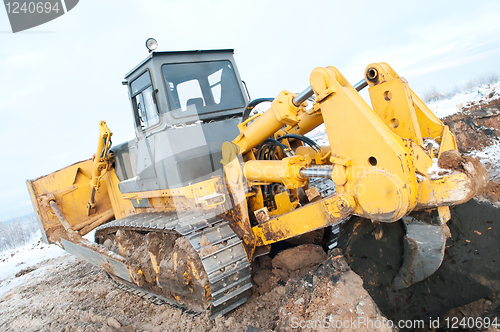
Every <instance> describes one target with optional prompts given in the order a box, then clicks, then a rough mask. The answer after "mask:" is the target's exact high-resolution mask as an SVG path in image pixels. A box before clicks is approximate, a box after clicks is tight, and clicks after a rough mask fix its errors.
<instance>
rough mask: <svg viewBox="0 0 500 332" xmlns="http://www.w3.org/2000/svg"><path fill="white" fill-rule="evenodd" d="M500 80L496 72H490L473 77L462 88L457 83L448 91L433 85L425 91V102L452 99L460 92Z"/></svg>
mask: <svg viewBox="0 0 500 332" xmlns="http://www.w3.org/2000/svg"><path fill="white" fill-rule="evenodd" d="M499 80H500V77H499V76H498V75H497V74H495V73H490V74H488V75H484V76H478V77H476V78H475V79H472V80H470V81H469V82H467V83H466V84H465V85H464V86H463V87H462V88H459V87H458V86H456V85H455V87H454V88H453V89H452V91H450V92H448V93H444V92H439V91H438V90H437V89H436V87H434V86H433V87H431V88H430V89H429V90H427V91H426V92H425V93H424V96H423V100H424V102H426V103H429V102H433V101H438V100H443V99H451V98H453V97H454V96H455V95H457V94H459V93H462V92H470V91H472V90H474V89H477V88H479V87H481V86H485V85H491V84H495V83H497V82H498V81H499Z"/></svg>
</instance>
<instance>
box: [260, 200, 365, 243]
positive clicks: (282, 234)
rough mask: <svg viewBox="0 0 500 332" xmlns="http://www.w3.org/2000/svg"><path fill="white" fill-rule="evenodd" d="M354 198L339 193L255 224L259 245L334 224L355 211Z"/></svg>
mask: <svg viewBox="0 0 500 332" xmlns="http://www.w3.org/2000/svg"><path fill="white" fill-rule="evenodd" d="M354 204H355V203H354V198H353V197H352V196H350V195H337V196H334V197H330V198H325V199H323V200H320V201H317V202H315V203H311V204H308V205H306V206H304V207H301V208H299V209H296V210H293V211H292V212H290V213H287V214H284V215H281V216H279V217H276V218H274V219H271V220H269V221H267V222H265V223H263V224H260V225H257V226H254V227H253V228H252V231H253V233H254V235H255V238H256V240H257V245H258V246H262V245H268V244H271V243H275V242H279V241H282V240H286V239H289V238H292V237H294V236H298V235H301V234H304V233H308V232H310V231H313V230H316V229H319V228H324V227H327V226H330V225H333V224H335V223H337V222H339V221H341V220H343V219H345V218H347V217H348V216H350V215H351V214H352V212H353V208H354Z"/></svg>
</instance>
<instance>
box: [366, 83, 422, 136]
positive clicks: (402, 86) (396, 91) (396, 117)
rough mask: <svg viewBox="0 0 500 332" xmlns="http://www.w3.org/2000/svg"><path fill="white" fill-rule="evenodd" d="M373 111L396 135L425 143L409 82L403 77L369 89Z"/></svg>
mask: <svg viewBox="0 0 500 332" xmlns="http://www.w3.org/2000/svg"><path fill="white" fill-rule="evenodd" d="M368 92H369V93H370V98H371V101H372V106H373V111H374V112H375V113H377V115H378V116H379V117H380V119H382V121H383V122H384V123H385V125H386V126H387V127H388V128H389V129H390V130H391V131H392V132H393V133H394V134H396V135H398V136H400V137H403V138H407V139H411V140H413V141H414V142H415V143H417V144H423V140H422V134H421V132H420V126H419V124H418V120H417V115H416V113H415V108H414V107H413V100H412V97H411V91H410V88H409V87H408V83H407V82H406V81H405V80H404V79H401V78H397V79H394V80H391V81H387V82H384V83H381V84H378V85H376V86H373V87H371V88H369V89H368Z"/></svg>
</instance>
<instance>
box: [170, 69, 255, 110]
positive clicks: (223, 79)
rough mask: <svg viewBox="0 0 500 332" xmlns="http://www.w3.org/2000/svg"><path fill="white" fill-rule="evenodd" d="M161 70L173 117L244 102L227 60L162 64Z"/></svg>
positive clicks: (224, 107)
mask: <svg viewBox="0 0 500 332" xmlns="http://www.w3.org/2000/svg"><path fill="white" fill-rule="evenodd" d="M162 73H163V79H164V81H165V86H166V87H167V95H168V102H169V105H170V110H171V111H172V113H173V115H174V116H175V117H185V116H193V115H202V114H209V113H216V112H220V111H226V110H231V109H237V108H241V107H244V106H245V102H244V99H243V95H242V92H241V89H240V86H239V84H238V81H237V79H236V75H235V73H234V70H233V67H232V65H231V62H229V61H227V60H222V61H209V62H192V63H175V64H164V65H163V66H162Z"/></svg>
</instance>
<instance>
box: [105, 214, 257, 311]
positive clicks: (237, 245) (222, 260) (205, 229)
mask: <svg viewBox="0 0 500 332" xmlns="http://www.w3.org/2000/svg"><path fill="white" fill-rule="evenodd" d="M119 231H127V232H128V233H127V234H132V235H133V236H146V235H147V236H151V234H152V233H155V234H156V235H158V236H159V237H160V238H163V239H165V238H167V239H170V238H171V239H173V240H175V239H179V238H184V239H186V240H187V241H189V243H190V245H191V246H192V248H193V249H194V250H195V251H196V253H197V254H198V257H196V259H197V260H199V261H200V262H201V264H202V266H203V268H204V272H205V273H206V275H207V276H208V285H209V289H208V290H206V293H205V294H204V295H206V296H207V297H208V298H209V302H210V304H209V307H208V308H207V310H208V311H209V314H210V317H211V318H212V319H213V318H215V317H217V316H219V315H223V314H224V313H226V312H229V311H230V310H232V309H234V308H236V307H238V306H239V305H241V304H243V303H244V302H245V301H246V300H247V298H248V294H249V291H250V288H251V287H252V283H251V275H250V264H249V262H248V260H247V256H246V253H245V251H244V249H243V245H242V243H241V240H240V239H239V238H238V237H237V235H236V234H235V233H234V232H233V230H232V229H231V227H230V226H229V224H228V223H227V222H226V221H224V220H223V219H221V218H219V217H216V216H214V215H213V214H212V215H207V214H205V215H203V214H201V213H196V214H188V215H184V216H182V217H180V218H179V217H178V216H177V215H174V214H168V213H148V214H140V215H133V216H129V217H126V218H123V219H119V220H115V221H112V222H110V223H107V224H105V225H102V226H100V227H99V228H97V230H96V241H97V242H99V243H102V242H103V241H104V239H105V238H109V237H110V236H111V237H113V236H115V237H116V235H117V232H119ZM183 241H184V240H183ZM202 244H203V245H202ZM145 254H147V252H146V253H145ZM170 254H171V253H167V256H168V255H170ZM142 259H146V260H147V259H148V258H147V257H143V258H141V260H140V261H141V262H142V261H143V260H142ZM138 263H139V262H138ZM158 263H159V262H158ZM142 265H143V264H142V263H141V266H142ZM112 278H113V279H114V280H115V281H117V282H119V283H120V285H122V286H121V287H120V288H122V289H124V290H127V291H130V292H132V293H136V294H138V295H140V296H141V297H144V298H147V299H149V300H151V301H152V302H154V303H158V304H163V303H168V304H170V305H174V306H176V307H180V308H185V309H186V310H187V312H189V313H200V312H204V310H200V309H199V308H197V307H196V306H194V307H193V306H191V305H190V303H182V301H181V300H180V297H179V296H177V294H176V291H177V289H175V288H174V289H169V288H168V286H169V285H166V284H163V285H160V284H159V283H156V284H155V283H147V282H145V283H144V285H142V287H140V288H139V287H138V286H137V285H134V284H131V283H128V282H126V281H124V280H122V279H119V278H117V277H114V276H112ZM156 280H158V277H157V278H156ZM186 285H187V284H186ZM153 296H154V297H155V298H156V299H152V298H151V297H153ZM155 301H156V302H155Z"/></svg>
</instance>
